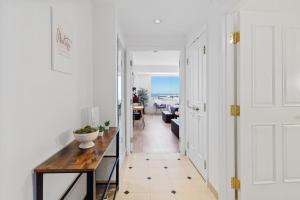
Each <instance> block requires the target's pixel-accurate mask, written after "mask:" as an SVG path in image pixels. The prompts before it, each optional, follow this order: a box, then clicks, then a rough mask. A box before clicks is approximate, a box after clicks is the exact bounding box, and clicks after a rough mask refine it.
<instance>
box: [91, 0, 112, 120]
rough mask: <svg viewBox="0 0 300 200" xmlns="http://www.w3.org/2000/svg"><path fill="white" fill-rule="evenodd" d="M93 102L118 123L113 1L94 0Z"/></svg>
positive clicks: (108, 117) (101, 117) (106, 118)
mask: <svg viewBox="0 0 300 200" xmlns="http://www.w3.org/2000/svg"><path fill="white" fill-rule="evenodd" d="M93 19H94V21H93V44H94V45H93V46H94V48H93V50H94V52H93V53H94V59H93V60H94V103H95V105H97V106H99V108H100V120H101V121H105V120H110V121H111V124H112V126H116V125H117V18H116V9H115V6H114V4H112V3H110V2H104V1H97V0H94V1H93Z"/></svg>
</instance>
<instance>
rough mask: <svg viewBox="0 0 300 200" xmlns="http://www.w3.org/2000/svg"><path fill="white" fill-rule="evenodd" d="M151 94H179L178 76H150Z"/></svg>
mask: <svg viewBox="0 0 300 200" xmlns="http://www.w3.org/2000/svg"><path fill="white" fill-rule="evenodd" d="M151 90H152V96H155V95H158V94H159V95H172V94H179V77H178V76H152V78H151Z"/></svg>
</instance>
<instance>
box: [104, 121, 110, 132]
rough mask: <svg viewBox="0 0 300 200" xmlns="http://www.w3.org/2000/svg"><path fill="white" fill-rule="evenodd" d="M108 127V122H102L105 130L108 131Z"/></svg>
mask: <svg viewBox="0 0 300 200" xmlns="http://www.w3.org/2000/svg"><path fill="white" fill-rule="evenodd" d="M109 125H110V121H109V120H108V121H106V122H104V126H105V130H108V129H109Z"/></svg>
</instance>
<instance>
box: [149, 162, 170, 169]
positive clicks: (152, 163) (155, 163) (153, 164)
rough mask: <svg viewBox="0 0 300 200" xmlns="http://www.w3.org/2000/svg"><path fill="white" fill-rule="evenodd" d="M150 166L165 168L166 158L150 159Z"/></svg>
mask: <svg viewBox="0 0 300 200" xmlns="http://www.w3.org/2000/svg"><path fill="white" fill-rule="evenodd" d="M148 164H149V168H160V169H163V168H164V167H165V166H166V162H165V160H149V161H148Z"/></svg>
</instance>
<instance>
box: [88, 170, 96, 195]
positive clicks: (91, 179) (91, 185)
mask: <svg viewBox="0 0 300 200" xmlns="http://www.w3.org/2000/svg"><path fill="white" fill-rule="evenodd" d="M86 177H87V184H86V187H87V188H86V200H95V199H96V173H95V172H94V171H93V172H88V173H86Z"/></svg>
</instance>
